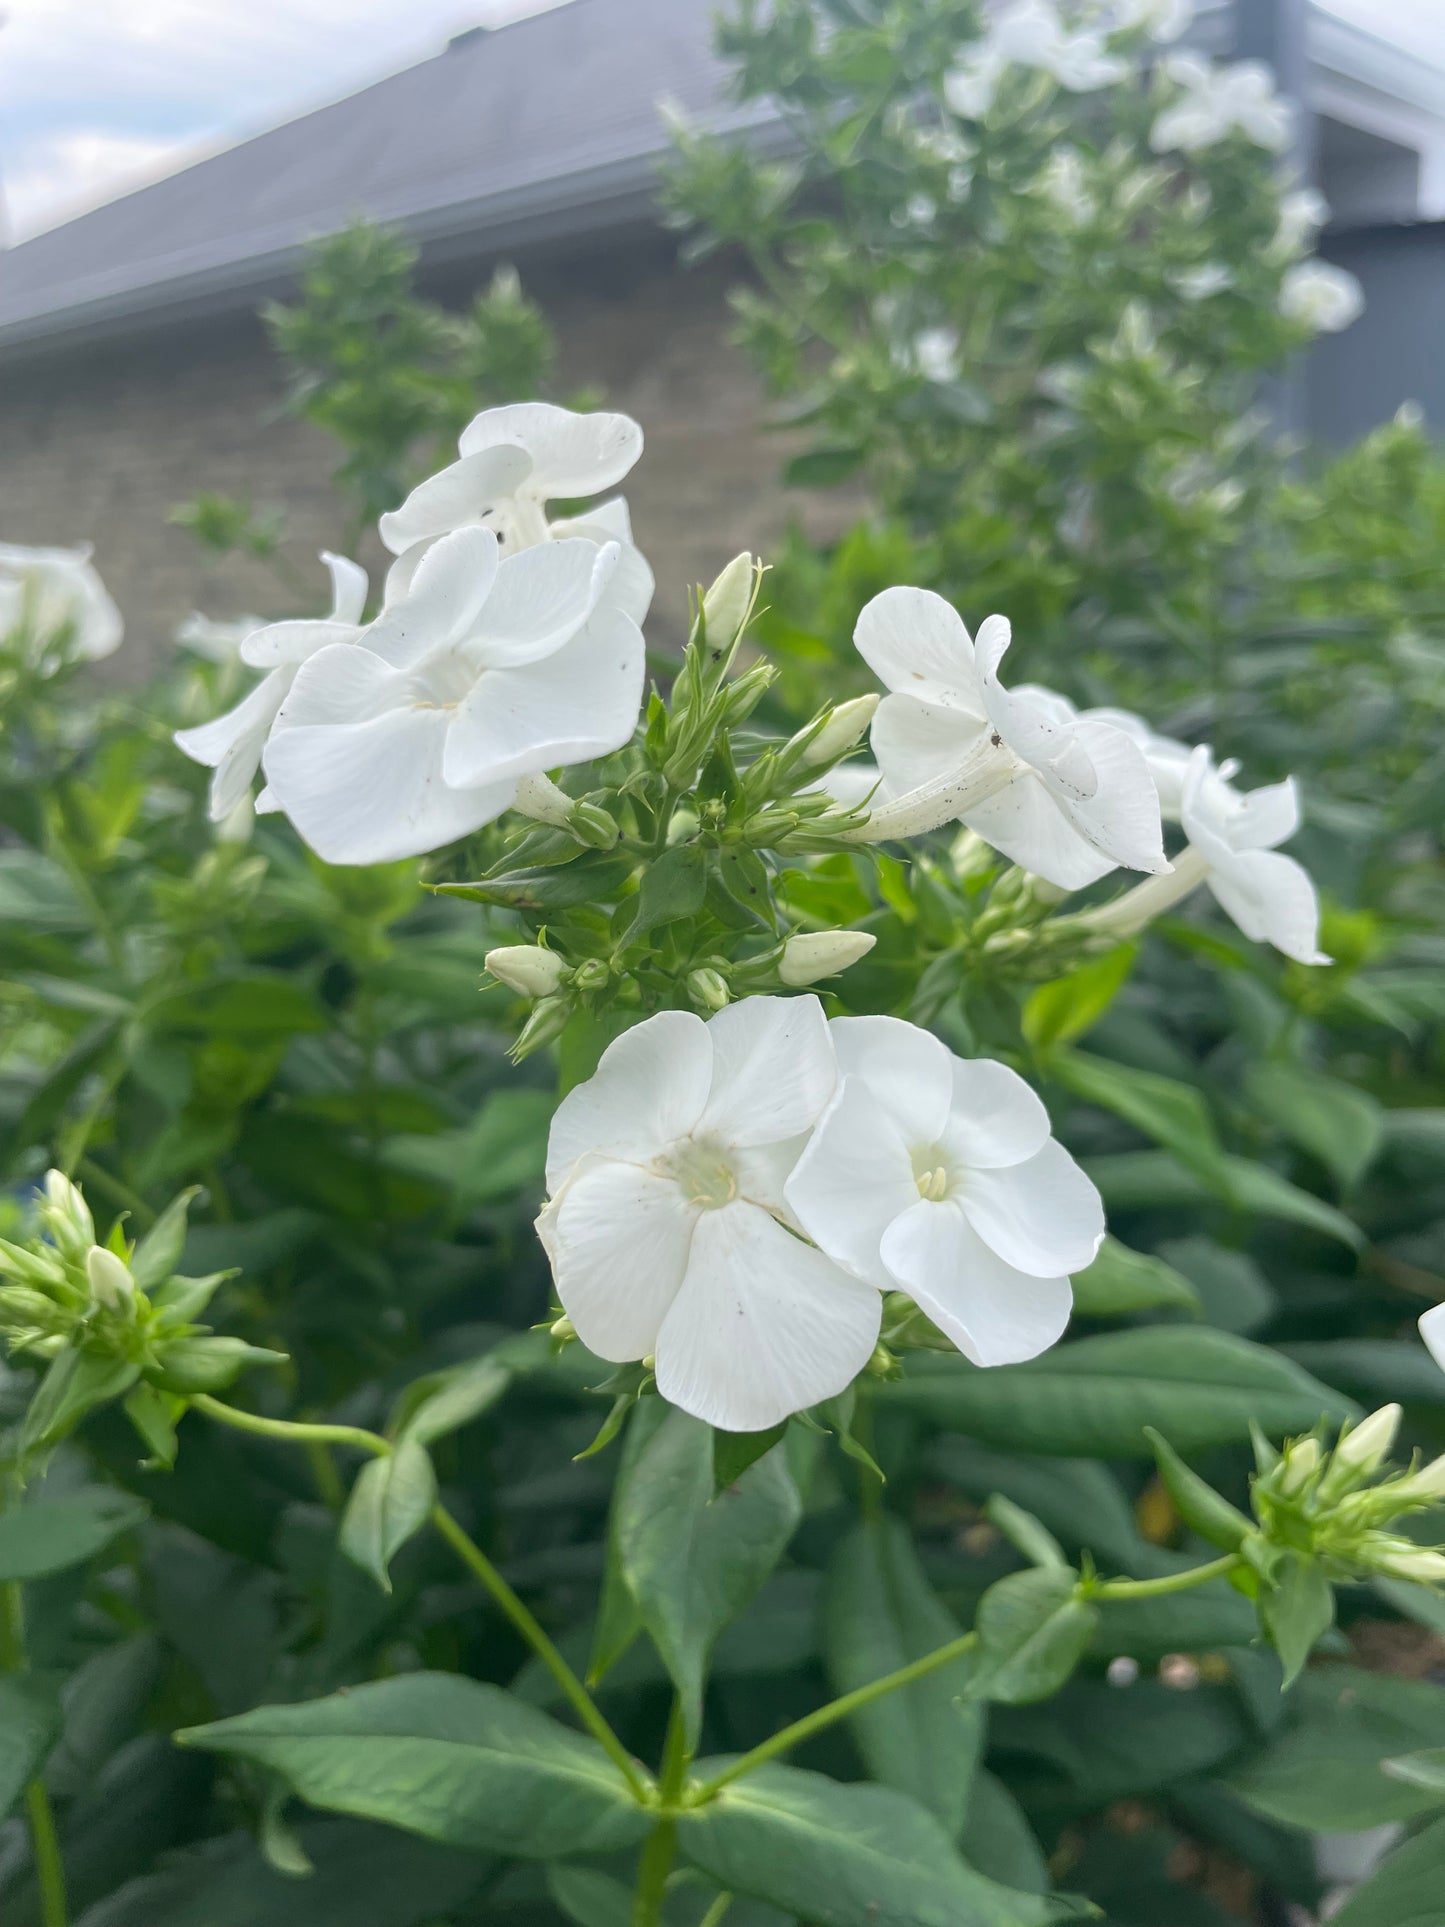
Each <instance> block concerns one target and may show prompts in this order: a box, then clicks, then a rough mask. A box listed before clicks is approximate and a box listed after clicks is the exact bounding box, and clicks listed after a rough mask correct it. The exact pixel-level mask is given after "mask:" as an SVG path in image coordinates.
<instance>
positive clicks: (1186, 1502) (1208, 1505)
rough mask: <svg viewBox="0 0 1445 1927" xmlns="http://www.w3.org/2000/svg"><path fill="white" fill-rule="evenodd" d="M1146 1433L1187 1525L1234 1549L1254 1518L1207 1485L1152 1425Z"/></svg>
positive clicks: (1223, 1547)
mask: <svg viewBox="0 0 1445 1927" xmlns="http://www.w3.org/2000/svg"><path fill="white" fill-rule="evenodd" d="M1144 1434H1145V1437H1146V1438H1147V1439H1148V1441H1149V1443H1150V1444H1151V1445H1152V1446H1153V1448H1154V1459H1155V1463H1156V1464H1157V1465H1158V1467H1159V1476H1160V1478H1161V1479H1162V1480H1163V1481H1164V1489H1165V1491H1166V1492H1167V1493H1168V1494H1169V1496H1170V1498H1171V1499H1172V1500H1173V1501H1174V1504H1175V1507H1176V1509H1177V1510H1178V1513H1179V1516H1180V1518H1181V1519H1182V1520H1183V1521H1184V1523H1185V1525H1187V1526H1188V1527H1189V1529H1190V1531H1191V1532H1197V1533H1198V1534H1199V1536H1200V1538H1201V1539H1207V1540H1208V1541H1209V1543H1210V1545H1212V1546H1218V1547H1220V1549H1221V1550H1222V1551H1224V1552H1233V1551H1234V1550H1235V1549H1236V1547H1237V1546H1238V1545H1239V1544H1240V1541H1241V1540H1243V1539H1244V1538H1245V1537H1246V1536H1247V1535H1248V1534H1249V1533H1250V1532H1251V1531H1252V1530H1253V1521H1252V1520H1251V1519H1248V1518H1247V1517H1246V1516H1245V1514H1244V1513H1242V1512H1240V1511H1239V1510H1238V1509H1237V1508H1236V1507H1235V1506H1232V1505H1231V1504H1230V1503H1229V1501H1228V1499H1226V1498H1222V1497H1221V1496H1220V1494H1219V1493H1218V1492H1216V1491H1215V1490H1214V1487H1213V1486H1212V1485H1207V1484H1206V1483H1205V1481H1204V1480H1203V1479H1201V1478H1200V1476H1199V1474H1198V1473H1197V1472H1192V1471H1191V1470H1190V1469H1189V1467H1188V1466H1187V1465H1186V1464H1185V1463H1184V1461H1183V1459H1181V1458H1180V1456H1179V1454H1178V1453H1177V1452H1176V1451H1175V1450H1174V1448H1173V1446H1172V1445H1171V1444H1170V1443H1169V1441H1168V1439H1166V1438H1164V1437H1162V1436H1161V1434H1160V1433H1158V1432H1156V1431H1155V1430H1154V1428H1153V1426H1152V1425H1146V1426H1145V1428H1144Z"/></svg>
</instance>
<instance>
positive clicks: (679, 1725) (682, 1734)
mask: <svg viewBox="0 0 1445 1927" xmlns="http://www.w3.org/2000/svg"><path fill="white" fill-rule="evenodd" d="M689 1758H690V1755H689V1751H688V1744H687V1716H686V1714H685V1713H684V1711H683V1705H682V1696H681V1694H677V1695H675V1696H674V1698H673V1702H672V1713H671V1715H670V1716H669V1718H668V1722H667V1738H666V1739H665V1740H664V1741H663V1746H662V1767H661V1771H660V1772H659V1774H658V1781H657V1790H658V1795H659V1797H660V1799H661V1802H662V1806H663V1809H664V1812H663V1815H662V1817H661V1818H660V1819H659V1820H658V1821H657V1823H656V1825H655V1826H654V1827H653V1829H652V1832H651V1833H650V1834H649V1835H648V1837H647V1844H646V1845H645V1846H644V1847H643V1849H642V1859H641V1861H640V1863H639V1865H638V1869H637V1894H636V1897H635V1899H634V1900H633V1903H632V1927H660V1923H661V1921H662V1903H663V1900H664V1898H665V1897H666V1894H667V1880H668V1875H669V1874H670V1873H671V1872H672V1863H673V1861H674V1859H675V1858H676V1857H677V1820H676V1817H675V1816H676V1810H677V1807H678V1805H679V1804H680V1802H681V1799H682V1794H683V1789H684V1788H685V1786H686V1785H687V1769H688V1764H689Z"/></svg>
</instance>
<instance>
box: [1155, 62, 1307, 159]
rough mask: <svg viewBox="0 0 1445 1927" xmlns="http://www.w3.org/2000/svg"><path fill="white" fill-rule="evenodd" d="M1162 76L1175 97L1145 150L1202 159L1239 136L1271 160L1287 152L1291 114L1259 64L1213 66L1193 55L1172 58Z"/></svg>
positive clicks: (1235, 63) (1267, 74) (1266, 68)
mask: <svg viewBox="0 0 1445 1927" xmlns="http://www.w3.org/2000/svg"><path fill="white" fill-rule="evenodd" d="M1163 71H1164V72H1165V73H1166V74H1167V75H1168V76H1169V78H1170V79H1171V80H1172V81H1173V82H1174V83H1175V84H1176V86H1177V87H1178V88H1179V94H1178V97H1177V98H1176V99H1175V100H1172V101H1171V102H1170V103H1169V105H1168V106H1167V107H1165V108H1164V110H1163V111H1162V113H1160V114H1159V115H1158V116H1157V117H1156V119H1155V122H1154V125H1153V128H1152V129H1151V131H1150V135H1149V144H1150V146H1151V147H1152V148H1153V149H1154V151H1155V153H1156V154H1168V153H1174V152H1179V153H1184V154H1198V153H1202V152H1203V150H1204V149H1205V148H1207V147H1213V146H1215V145H1216V144H1217V143H1218V142H1220V141H1222V140H1227V139H1228V138H1229V136H1230V135H1231V134H1242V135H1243V136H1244V138H1245V139H1246V140H1249V141H1253V142H1254V144H1255V146H1256V147H1263V148H1265V149H1267V150H1268V151H1269V152H1270V153H1274V154H1278V153H1280V152H1282V151H1283V149H1284V148H1286V147H1288V145H1289V141H1290V134H1291V131H1292V129H1293V125H1294V119H1293V113H1292V111H1291V108H1290V104H1289V102H1288V101H1286V100H1284V99H1282V98H1281V97H1280V95H1279V94H1278V93H1276V92H1275V85H1274V75H1273V74H1272V73H1271V72H1270V70H1269V68H1268V67H1266V66H1264V65H1263V64H1262V62H1260V61H1258V60H1237V61H1235V62H1234V63H1233V64H1232V65H1228V66H1215V65H1213V64H1212V63H1211V62H1210V61H1208V60H1205V59H1202V58H1201V57H1200V56H1199V55H1198V54H1173V55H1171V56H1170V57H1169V59H1168V60H1167V61H1165V62H1164V65H1163Z"/></svg>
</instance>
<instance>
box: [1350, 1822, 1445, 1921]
mask: <svg viewBox="0 0 1445 1927" xmlns="http://www.w3.org/2000/svg"><path fill="white" fill-rule="evenodd" d="M1442 1893H1445V1820H1437V1821H1436V1822H1435V1824H1434V1825H1433V1826H1431V1827H1427V1828H1426V1829H1425V1831H1424V1832H1423V1833H1417V1834H1416V1835H1415V1837H1414V1839H1412V1840H1407V1841H1406V1842H1405V1843H1404V1845H1403V1846H1400V1847H1397V1848H1396V1849H1395V1851H1394V1852H1393V1853H1392V1854H1391V1855H1390V1857H1389V1859H1388V1860H1387V1861H1386V1862H1385V1864H1384V1865H1383V1866H1382V1867H1381V1868H1380V1869H1379V1871H1378V1872H1377V1873H1376V1874H1374V1875H1373V1877H1372V1878H1371V1879H1369V1880H1367V1881H1366V1882H1365V1884H1364V1886H1363V1887H1360V1888H1359V1889H1358V1890H1357V1891H1356V1892H1355V1893H1353V1894H1351V1896H1350V1898H1349V1899H1348V1900H1347V1901H1346V1902H1345V1904H1344V1906H1343V1907H1342V1908H1341V1909H1340V1911H1339V1912H1338V1913H1337V1914H1332V1915H1331V1917H1330V1918H1331V1922H1332V1927H1440V1923H1441V1921H1442V1920H1445V1913H1442V1911H1441V1903H1440V1896H1441V1894H1442Z"/></svg>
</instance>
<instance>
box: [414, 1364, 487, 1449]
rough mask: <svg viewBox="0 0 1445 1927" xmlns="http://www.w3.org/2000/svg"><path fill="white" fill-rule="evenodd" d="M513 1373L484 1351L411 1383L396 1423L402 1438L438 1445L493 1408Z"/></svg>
mask: <svg viewBox="0 0 1445 1927" xmlns="http://www.w3.org/2000/svg"><path fill="white" fill-rule="evenodd" d="M513 1377H514V1373H513V1371H512V1369H511V1367H510V1366H509V1365H508V1364H507V1363H506V1362H505V1361H504V1360H503V1359H501V1358H498V1357H496V1356H495V1355H493V1354H492V1353H490V1352H484V1353H483V1354H482V1356H481V1357H480V1358H473V1359H470V1360H469V1361H468V1362H467V1363H466V1364H465V1365H457V1366H455V1367H453V1369H452V1370H451V1371H447V1372H437V1373H434V1374H433V1375H432V1376H431V1377H429V1378H425V1379H418V1380H417V1381H416V1382H415V1383H414V1384H411V1385H408V1386H407V1388H406V1391H405V1392H404V1393H403V1394H402V1398H401V1401H400V1403H399V1409H398V1411H397V1413H396V1414H395V1416H394V1418H393V1424H394V1426H395V1428H396V1430H397V1432H398V1433H399V1434H400V1436H401V1437H402V1438H404V1439H408V1440H410V1441H412V1442H413V1443H414V1444H416V1445H434V1444H435V1443H436V1441H437V1440H438V1439H443V1438H446V1437H447V1436H448V1435H449V1434H450V1433H452V1432H460V1431H461V1429H462V1427H463V1426H466V1425H470V1424H471V1423H472V1421H473V1420H474V1419H479V1418H480V1417H481V1416H482V1414H483V1413H484V1412H489V1411H490V1410H491V1409H492V1407H493V1406H494V1405H495V1404H496V1403H497V1402H498V1400H499V1399H500V1398H501V1397H502V1396H503V1394H504V1393H505V1392H506V1390H507V1388H508V1387H509V1386H510V1385H511V1383H512V1379H513Z"/></svg>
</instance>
